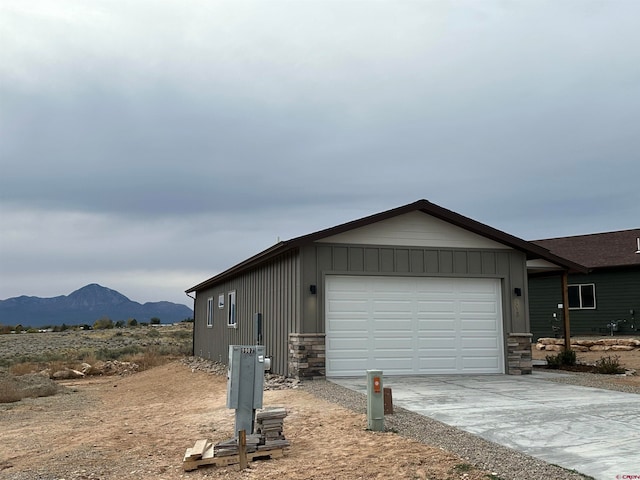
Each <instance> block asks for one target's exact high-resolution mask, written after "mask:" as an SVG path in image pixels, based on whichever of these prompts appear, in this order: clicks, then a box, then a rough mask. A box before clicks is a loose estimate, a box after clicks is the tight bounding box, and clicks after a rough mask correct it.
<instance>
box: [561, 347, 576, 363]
mask: <svg viewBox="0 0 640 480" xmlns="http://www.w3.org/2000/svg"><path fill="white" fill-rule="evenodd" d="M558 357H560V365H570V366H571V365H575V364H576V352H575V350H571V349H569V350H563V351H562V352H560V353H558Z"/></svg>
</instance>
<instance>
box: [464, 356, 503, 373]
mask: <svg viewBox="0 0 640 480" xmlns="http://www.w3.org/2000/svg"><path fill="white" fill-rule="evenodd" d="M462 367H463V368H465V369H473V370H475V371H478V370H486V369H493V368H497V367H498V359H497V358H487V357H483V356H471V357H466V356H465V357H462Z"/></svg>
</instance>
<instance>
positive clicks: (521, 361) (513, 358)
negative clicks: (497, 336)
mask: <svg viewBox="0 0 640 480" xmlns="http://www.w3.org/2000/svg"><path fill="white" fill-rule="evenodd" d="M531 337H533V334H531V333H510V334H509V336H508V338H507V362H508V363H507V373H508V374H509V375H527V374H531V373H533V361H532V358H531Z"/></svg>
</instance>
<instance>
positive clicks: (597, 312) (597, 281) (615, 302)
mask: <svg viewBox="0 0 640 480" xmlns="http://www.w3.org/2000/svg"><path fill="white" fill-rule="evenodd" d="M579 284H594V285H595V292H596V308H595V309H584V310H579V309H571V310H570V311H569V319H570V322H571V335H572V336H575V335H607V334H609V333H610V330H609V329H608V328H607V324H608V323H610V322H612V321H613V322H619V330H618V332H617V334H618V335H633V334H635V333H636V332H637V328H639V325H638V324H639V323H640V322H639V321H638V320H640V269H637V268H636V269H618V270H603V271H596V272H593V273H589V274H573V275H569V285H579ZM529 289H530V298H531V300H530V302H531V312H530V315H531V333H533V339H534V340H536V339H538V338H540V337H553V336H556V335H562V334H563V328H562V311H561V310H558V304H559V303H562V288H561V284H560V278H559V277H558V276H555V277H553V276H551V277H532V278H530V279H529ZM630 310H634V312H635V315H634V317H635V318H634V322H632V321H631V313H630ZM554 313H556V315H557V320H556V321H553V314H554ZM632 324H633V326H634V327H635V328H634V329H632V328H631V326H632ZM553 326H556V327H558V329H557V330H554V329H553Z"/></svg>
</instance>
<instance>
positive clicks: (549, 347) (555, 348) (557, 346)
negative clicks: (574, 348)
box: [544, 345, 564, 352]
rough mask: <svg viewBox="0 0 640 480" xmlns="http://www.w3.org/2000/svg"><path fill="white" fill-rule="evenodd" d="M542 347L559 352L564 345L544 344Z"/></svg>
mask: <svg viewBox="0 0 640 480" xmlns="http://www.w3.org/2000/svg"><path fill="white" fill-rule="evenodd" d="M544 349H545V350H549V351H551V352H561V351H562V350H564V347H563V346H562V345H546V346H545V348H544Z"/></svg>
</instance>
